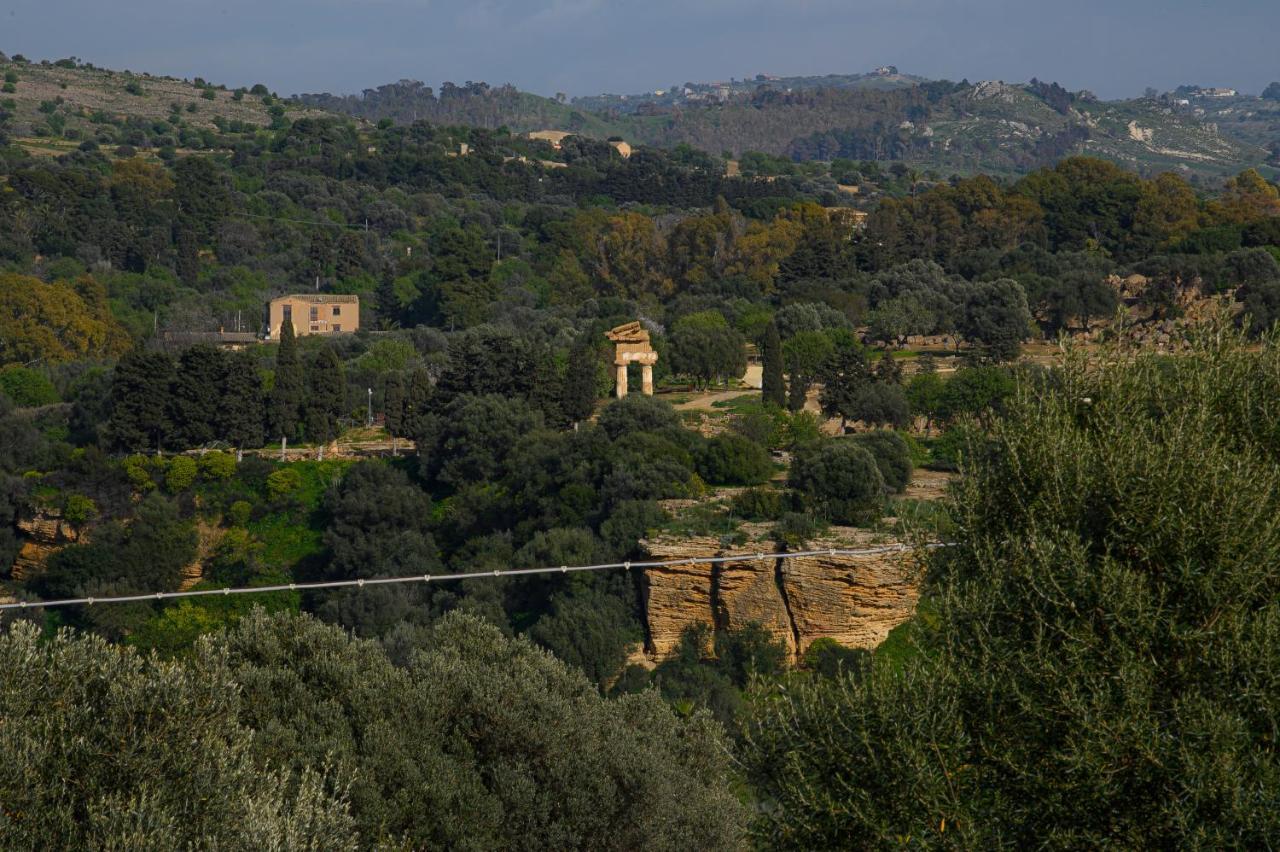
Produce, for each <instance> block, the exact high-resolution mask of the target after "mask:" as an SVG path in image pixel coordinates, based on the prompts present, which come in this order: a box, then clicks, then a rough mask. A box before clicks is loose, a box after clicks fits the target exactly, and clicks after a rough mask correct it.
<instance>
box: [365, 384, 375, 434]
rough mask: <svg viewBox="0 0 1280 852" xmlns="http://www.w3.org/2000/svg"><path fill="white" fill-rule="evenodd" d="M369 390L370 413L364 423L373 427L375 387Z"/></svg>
mask: <svg viewBox="0 0 1280 852" xmlns="http://www.w3.org/2000/svg"><path fill="white" fill-rule="evenodd" d="M368 390H369V414H368V418H367V419H366V420H365V424H364V425H365V426H366V427H371V426H373V388H369V389H368Z"/></svg>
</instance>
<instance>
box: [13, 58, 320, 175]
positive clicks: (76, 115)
mask: <svg viewBox="0 0 1280 852" xmlns="http://www.w3.org/2000/svg"><path fill="white" fill-rule="evenodd" d="M0 77H3V79H4V83H3V89H4V90H3V92H2V93H0V112H2V113H4V114H5V116H7V117H8V121H7V123H6V125H7V131H8V133H9V135H11V136H13V137H15V138H16V139H18V140H19V141H20V143H21V144H22V145H23V147H25V148H27V149H28V150H30V151H33V152H35V153H48V154H57V153H63V152H65V151H66V150H68V149H70V148H74V147H76V146H77V145H79V144H83V143H84V142H88V141H93V142H97V143H100V144H104V145H119V144H129V145H133V146H136V147H139V148H147V147H155V148H163V147H173V148H185V147H191V148H207V147H211V145H210V144H208V143H209V140H210V139H211V138H213V137H215V136H216V134H217V133H219V132H221V130H222V129H224V128H231V127H237V128H241V127H246V128H252V127H268V126H270V125H271V124H272V123H273V122H275V121H277V120H278V119H280V118H283V117H284V116H286V115H287V116H288V117H289V118H290V119H297V118H301V117H306V116H308V115H312V116H318V115H321V114H322V113H320V112H319V111H318V110H314V109H305V108H301V107H299V106H298V105H296V104H291V103H288V102H286V101H282V100H280V99H279V98H277V97H275V96H273V95H272V94H271V92H269V91H268V90H267V88H266V86H255V87H254V88H253V90H248V89H239V90H235V91H232V90H229V89H227V88H226V87H223V86H216V85H213V84H211V83H207V82H205V81H203V80H200V79H196V80H180V79H176V78H173V77H155V76H152V75H150V74H144V73H133V72H130V71H110V70H106V69H102V68H95V67H93V66H92V65H86V64H80V63H78V62H77V61H75V60H73V59H63V60H59V61H57V62H47V61H46V62H28V61H26V60H23V59H22V58H21V57H14V58H13V59H5V58H3V55H0Z"/></svg>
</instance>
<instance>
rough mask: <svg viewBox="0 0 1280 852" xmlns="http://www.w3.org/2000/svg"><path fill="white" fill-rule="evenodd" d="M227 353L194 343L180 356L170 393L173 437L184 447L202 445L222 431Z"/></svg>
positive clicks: (170, 416)
mask: <svg viewBox="0 0 1280 852" xmlns="http://www.w3.org/2000/svg"><path fill="white" fill-rule="evenodd" d="M226 378H227V356H226V355H224V354H223V353H222V351H221V350H219V349H215V348H214V347H212V346H209V345H207V344H200V345H196V346H192V347H191V348H189V349H187V350H186V351H185V352H183V353H182V355H181V356H180V357H179V359H178V372H177V376H176V377H175V379H174V382H173V389H172V392H171V393H170V395H169V419H170V420H171V421H172V422H173V427H174V428H173V440H174V442H175V443H176V444H177V446H178V447H179V448H181V449H192V448H195V447H201V446H204V445H205V444H207V443H209V442H210V441H212V440H213V439H214V438H215V437H217V435H218V431H219V430H218V421H219V419H220V416H221V412H220V409H221V407H222V393H223V389H224V387H225V386H226Z"/></svg>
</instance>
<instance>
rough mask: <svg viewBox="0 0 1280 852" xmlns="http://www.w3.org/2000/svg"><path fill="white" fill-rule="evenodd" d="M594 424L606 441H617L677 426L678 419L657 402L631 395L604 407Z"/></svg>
mask: <svg viewBox="0 0 1280 852" xmlns="http://www.w3.org/2000/svg"><path fill="white" fill-rule="evenodd" d="M598 422H599V425H600V428H601V429H603V430H604V431H605V433H606V434H607V435H608V436H609V437H610V438H613V439H614V440H617V439H618V438H620V437H622V436H623V435H626V434H629V433H631V432H660V431H662V430H664V429H669V428H671V427H679V426H680V416H679V415H678V414H677V413H676V410H675V409H674V408H672V407H671V406H670V404H668V403H666V402H663V401H662V400H660V399H654V398H653V397H651V396H643V395H636V394H633V395H631V396H626V397H623V398H622V399H619V400H615V401H614V402H611V403H609V404H608V405H606V406H605V407H604V410H603V411H601V412H600V419H599V421H598Z"/></svg>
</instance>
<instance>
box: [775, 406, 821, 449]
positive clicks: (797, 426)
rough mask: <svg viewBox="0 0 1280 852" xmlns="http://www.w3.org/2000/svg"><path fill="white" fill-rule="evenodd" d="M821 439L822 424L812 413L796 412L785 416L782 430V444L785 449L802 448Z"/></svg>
mask: <svg viewBox="0 0 1280 852" xmlns="http://www.w3.org/2000/svg"><path fill="white" fill-rule="evenodd" d="M821 438H822V423H821V421H820V420H818V416H817V415H816V414H814V413H813V412H812V411H797V412H795V413H794V414H789V415H787V418H786V421H785V423H784V424H783V428H782V444H783V446H785V447H790V448H795V447H802V446H804V445H805V444H811V443H813V442H815V441H818V440H820V439H821Z"/></svg>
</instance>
